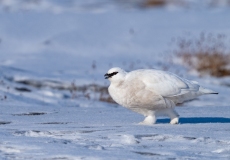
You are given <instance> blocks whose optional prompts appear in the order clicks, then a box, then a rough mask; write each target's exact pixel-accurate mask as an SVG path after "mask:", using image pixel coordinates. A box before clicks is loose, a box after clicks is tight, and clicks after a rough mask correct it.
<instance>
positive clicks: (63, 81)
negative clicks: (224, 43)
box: [0, 0, 230, 160]
mask: <svg viewBox="0 0 230 160" xmlns="http://www.w3.org/2000/svg"><path fill="white" fill-rule="evenodd" d="M139 2H140V1H135V4H133V3H131V2H130V1H127V2H126V3H125V4H124V5H123V3H122V2H121V1H110V2H109V1H106V0H91V1H84V0H79V1H71V0H66V1H62V0H50V1H46V0H41V1H32V0H31V1H27V0H1V1H0V13H1V14H0V20H1V23H0V54H1V59H0V102H1V105H0V128H1V129H0V139H1V141H0V159H22V160H25V159H30V160H31V159H44V160H48V159H68V160H75V159H207V160H209V159H226V160H227V159H230V134H229V133H230V98H229V95H230V88H229V77H226V78H222V79H217V78H213V77H203V78H201V77H197V76H196V75H192V74H189V73H188V72H187V70H186V68H185V67H183V66H181V65H171V64H170V63H168V62H167V61H166V58H167V57H170V53H169V52H168V50H169V49H170V47H171V46H170V45H169V43H170V41H171V39H172V38H173V37H177V36H181V35H184V34H187V33H189V34H192V35H199V34H200V33H201V32H202V31H205V32H211V33H219V32H221V33H224V34H225V35H227V36H230V27H229V26H230V16H229V14H230V10H229V6H227V5H226V4H227V2H226V1H223V0H222V1H219V3H216V4H215V5H216V7H210V6H209V2H210V1H204V2H199V1H196V0H192V1H186V4H185V5H183V6H176V5H173V4H169V5H166V6H165V7H156V8H148V9H143V8H141V7H140V8H139V7H136V6H137V4H138V3H139ZM162 64H166V65H169V66H170V67H168V70H169V71H170V72H173V73H176V74H179V75H180V76H183V77H185V78H187V79H192V80H195V81H198V82H199V83H200V84H201V85H202V86H204V87H206V88H210V89H212V90H215V91H217V92H219V95H215V96H213V95H207V96H203V97H200V98H199V99H196V100H194V101H191V102H188V103H186V104H182V105H181V106H180V107H178V108H176V111H177V112H178V113H179V114H180V115H182V117H180V121H179V124H178V125H170V124H169V121H170V120H169V119H168V118H165V117H161V119H158V120H157V123H156V124H155V125H152V126H142V125H138V122H140V121H141V120H142V119H143V116H142V115H139V114H137V113H134V112H132V111H130V110H127V109H125V108H123V107H121V106H119V105H117V104H114V103H107V102H102V101H99V98H98V97H99V93H98V92H95V88H93V86H96V85H98V86H106V87H108V85H109V84H108V82H107V81H106V80H104V77H103V75H104V74H105V73H106V72H107V70H108V69H109V68H111V67H113V66H120V67H122V68H124V69H126V70H133V69H138V68H158V69H162ZM92 84H94V85H92ZM84 85H91V87H89V88H90V89H85V88H84V87H82V86H84ZM80 86H81V87H80ZM71 87H72V88H75V87H76V88H77V89H80V90H81V93H80V92H78V90H77V91H75V89H73V90H71Z"/></svg>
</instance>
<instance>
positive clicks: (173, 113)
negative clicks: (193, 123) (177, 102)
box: [167, 109, 179, 124]
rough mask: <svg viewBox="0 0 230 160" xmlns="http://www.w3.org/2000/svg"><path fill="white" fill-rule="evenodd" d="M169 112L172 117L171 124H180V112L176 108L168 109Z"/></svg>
mask: <svg viewBox="0 0 230 160" xmlns="http://www.w3.org/2000/svg"><path fill="white" fill-rule="evenodd" d="M167 114H168V116H169V117H170V119H171V121H170V124H178V123H179V114H178V113H177V112H176V111H175V110H174V109H168V110H167Z"/></svg>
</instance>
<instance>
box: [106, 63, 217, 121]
mask: <svg viewBox="0 0 230 160" xmlns="http://www.w3.org/2000/svg"><path fill="white" fill-rule="evenodd" d="M104 76H105V79H108V80H109V81H110V82H111V83H110V86H109V88H108V91H109V94H110V95H111V97H112V98H113V100H114V101H115V102H117V103H118V104H119V105H121V106H124V107H126V108H128V109H130V110H132V111H135V112H137V113H140V114H142V115H144V116H145V117H146V118H145V119H144V121H143V122H140V123H139V124H144V125H152V124H154V123H156V116H161V115H166V116H169V117H170V119H171V121H170V123H171V124H177V123H178V122H179V115H178V113H177V112H176V111H175V110H174V108H175V106H176V105H177V104H180V103H183V102H185V101H189V100H192V99H194V98H196V97H198V96H201V95H204V94H218V93H217V92H215V91H212V90H210V89H206V88H203V87H201V86H200V85H199V84H198V82H195V81H189V80H187V79H184V78H181V77H179V76H177V75H175V74H173V73H170V72H165V71H161V70H156V69H139V70H134V71H131V72H126V71H124V70H123V69H121V68H118V67H115V68H111V69H110V70H109V71H108V72H107V73H106V74H105V75H104Z"/></svg>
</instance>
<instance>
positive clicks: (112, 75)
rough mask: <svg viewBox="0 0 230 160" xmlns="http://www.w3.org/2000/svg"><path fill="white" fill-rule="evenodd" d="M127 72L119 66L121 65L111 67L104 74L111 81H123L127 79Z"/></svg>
mask: <svg viewBox="0 0 230 160" xmlns="http://www.w3.org/2000/svg"><path fill="white" fill-rule="evenodd" d="M126 74H127V73H126V72H125V71H124V70H123V69H121V68H119V67H115V68H111V69H110V70H109V71H108V72H107V73H106V74H105V75H104V76H105V79H108V80H109V81H110V82H118V83H119V82H121V81H123V80H124V79H125V76H126Z"/></svg>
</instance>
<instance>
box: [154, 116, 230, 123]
mask: <svg viewBox="0 0 230 160" xmlns="http://www.w3.org/2000/svg"><path fill="white" fill-rule="evenodd" d="M169 121H170V120H169V119H158V120H157V123H169ZM179 123H180V124H186V123H230V118H224V117H188V118H185V117H181V118H180V119H179Z"/></svg>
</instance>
